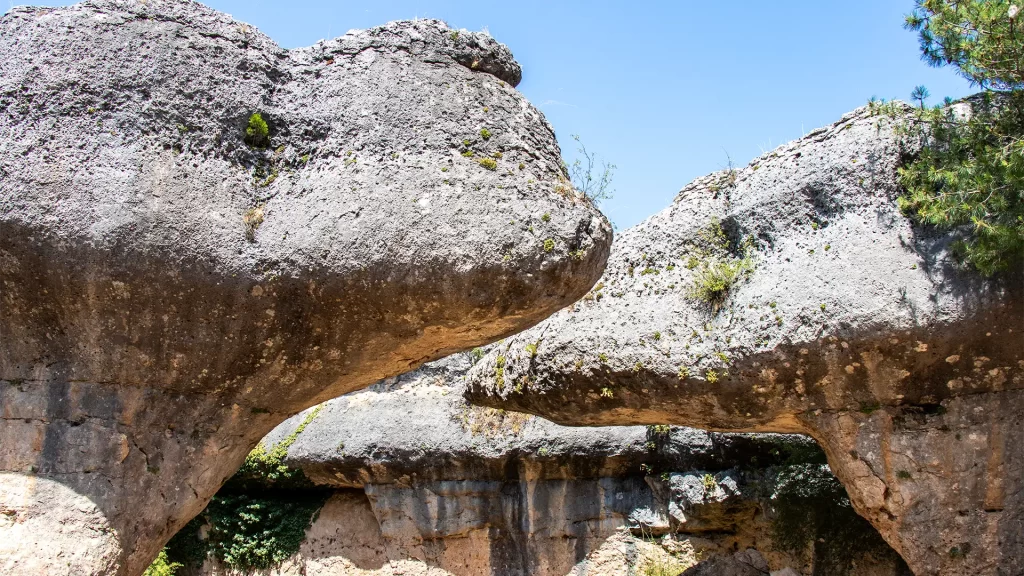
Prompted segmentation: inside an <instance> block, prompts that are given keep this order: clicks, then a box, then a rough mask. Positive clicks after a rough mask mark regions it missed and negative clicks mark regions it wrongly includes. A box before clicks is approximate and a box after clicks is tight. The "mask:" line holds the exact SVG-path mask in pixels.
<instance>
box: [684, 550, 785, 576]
mask: <svg viewBox="0 0 1024 576" xmlns="http://www.w3.org/2000/svg"><path fill="white" fill-rule="evenodd" d="M765 574H768V563H767V562H765V560H764V557H763V556H761V554H760V553H759V552H758V551H757V550H752V549H749V548H748V549H746V550H740V551H739V552H736V553H735V554H733V555H732V556H716V557H714V558H712V559H710V560H708V561H706V562H701V563H700V564H697V565H696V566H693V567H691V568H689V569H687V570H686V571H684V572H683V573H682V574H680V575H679V576H765Z"/></svg>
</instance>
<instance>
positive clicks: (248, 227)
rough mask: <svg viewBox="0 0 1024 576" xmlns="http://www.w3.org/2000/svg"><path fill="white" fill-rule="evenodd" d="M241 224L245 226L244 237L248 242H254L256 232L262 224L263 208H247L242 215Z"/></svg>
mask: <svg viewBox="0 0 1024 576" xmlns="http://www.w3.org/2000/svg"><path fill="white" fill-rule="evenodd" d="M242 223H243V224H244V225H245V237H246V239H248V240H249V242H255V241H256V230H257V229H258V228H259V227H260V225H261V224H263V206H256V207H255V208H249V209H248V210H246V211H245V214H243V215H242Z"/></svg>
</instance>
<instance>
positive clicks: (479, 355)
mask: <svg viewBox="0 0 1024 576" xmlns="http://www.w3.org/2000/svg"><path fill="white" fill-rule="evenodd" d="M469 356H470V358H472V359H473V364H476V363H477V362H479V361H481V360H483V358H484V349H483V348H473V350H472V351H470V353H469Z"/></svg>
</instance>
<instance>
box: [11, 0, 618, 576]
mask: <svg viewBox="0 0 1024 576" xmlns="http://www.w3.org/2000/svg"><path fill="white" fill-rule="evenodd" d="M0 61H2V62H3V67H2V73H0V286H2V297H0V338H2V340H3V344H2V345H0V380H2V382H0V407H2V418H3V419H2V420H0V471H2V472H0V512H2V514H0V573H5V574H15V573H16V574H43V573H45V574H53V575H56V574H75V575H81V574H137V573H140V572H141V571H142V570H143V569H144V568H145V567H146V566H147V565H148V563H149V562H150V560H151V559H152V558H153V556H154V555H155V554H156V553H157V551H158V550H159V548H160V546H161V545H162V544H163V543H164V542H165V541H166V540H167V538H169V537H170V536H171V535H172V534H173V533H174V532H175V531H176V530H177V529H178V528H179V527H180V526H181V525H182V524H184V523H185V522H186V521H187V520H188V519H189V518H191V517H192V516H194V515H195V514H196V513H198V512H199V511H200V510H202V508H203V506H204V505H205V503H206V502H207V500H208V499H209V498H210V496H211V495H212V494H213V493H214V492H215V491H216V490H217V488H218V487H219V486H220V485H221V483H222V482H223V481H224V479H225V478H227V477H229V476H230V475H231V474H232V472H233V471H234V470H235V469H236V468H237V467H238V465H239V464H240V463H241V462H242V460H243V459H244V457H245V455H246V453H247V452H248V451H249V450H250V448H252V446H253V445H254V444H255V443H256V442H257V441H258V440H259V439H260V438H261V437H262V436H263V435H265V434H266V433H267V432H269V431H270V430H271V429H272V428H273V427H274V426H275V425H276V424H277V423H279V422H281V421H282V420H284V419H285V418H286V417H288V416H290V415H292V414H294V413H296V412H298V411H300V410H302V409H303V408H305V407H307V406H310V405H312V404H315V403H317V402H320V401H323V400H325V399H327V398H332V397H335V396H338V395H340V394H343V393H345V392H348V391H351V390H353V389H357V388H360V387H362V386H366V385H368V384H371V383H372V382H375V381H377V380H379V379H380V378H383V377H387V376H390V375H394V374H398V373H402V372H405V371H407V370H409V369H411V368H413V367H415V366H417V365H419V364H420V363H423V362H426V361H429V360H431V359H435V358H438V357H441V356H444V355H446V354H448V353H451V352H453V351H457V350H460V349H464V348H467V347H470V346H473V345H477V344H480V343H484V342H488V341H492V340H494V339H497V338H499V337H501V336H504V335H508V334H510V333H514V332H516V331H519V330H521V329H522V328H525V327H527V326H530V325H532V324H534V323H536V322H538V321H540V320H541V319H543V318H544V317H546V316H547V315H549V314H551V313H552V312H553V311H555V310H557V309H559V308H561V307H563V306H565V305H566V304H568V303H570V302H572V301H574V300H575V299H577V298H579V297H580V296H582V295H583V294H585V293H586V291H587V290H588V289H589V288H590V287H591V286H592V284H593V282H594V281H595V279H596V278H597V277H598V276H599V274H600V271H601V270H602V268H603V266H604V263H605V260H606V258H607V254H608V247H609V244H610V241H611V232H610V227H609V226H608V224H607V222H606V220H605V219H604V218H603V217H602V216H601V215H600V214H599V213H598V212H597V211H596V210H595V209H594V208H593V207H592V206H591V205H590V204H589V203H588V202H587V201H585V200H584V199H582V198H579V197H578V196H577V195H576V192H575V191H574V190H573V189H572V187H571V186H570V185H567V184H566V182H565V179H564V177H563V175H562V174H561V168H560V162H561V159H560V154H559V150H558V148H557V145H556V142H555V139H554V135H553V133H552V130H551V127H550V126H549V125H548V124H547V122H546V121H545V120H544V118H543V117H542V116H541V114H540V113H539V112H538V111H537V110H536V109H535V108H533V107H532V106H531V105H530V104H529V103H528V102H527V101H526V100H525V99H524V98H523V97H522V96H521V95H520V94H519V93H518V92H516V91H515V89H514V85H515V84H516V83H517V82H518V80H519V78H520V75H521V72H520V69H519V66H518V64H516V63H515V61H514V60H513V59H512V56H511V54H510V52H509V51H508V49H507V48H506V47H504V46H503V45H501V44H498V43H497V42H495V41H494V40H493V39H491V38H490V37H488V36H486V35H484V34H478V33H470V32H465V31H455V30H450V29H448V28H447V26H446V25H445V24H443V23H441V22H438V21H430V20H428V21H416V22H397V23H392V24H389V25H386V26H382V27H379V28H374V29H372V30H366V31H353V32H350V33H349V34H347V35H345V36H343V37H341V38H338V39H336V40H331V41H327V42H321V43H320V44H317V45H316V46H313V47H310V48H304V49H298V50H290V51H287V50H283V49H281V48H279V47H277V46H276V45H275V44H274V43H273V42H272V41H271V40H270V39H268V38H267V37H265V36H264V35H262V34H261V33H259V32H258V31H256V30H255V29H253V28H252V27H250V26H248V25H246V24H242V23H239V22H236V21H233V20H232V19H231V18H230V17H228V16H226V15H224V14H220V13H217V12H215V11H212V10H209V9H207V8H205V7H203V6H201V5H199V4H196V3H194V2H191V1H178V0H174V1H172V0H148V1H145V2H136V1H127V0H123V1H122V0H95V1H89V2H84V3H82V4H77V5H75V6H71V7H68V8H59V9H50V8H16V9H12V10H11V11H10V12H9V13H8V14H6V15H5V16H4V17H3V18H2V19H0ZM255 112H259V113H261V114H262V115H263V117H264V118H265V119H266V121H267V122H268V124H269V143H268V145H267V143H263V142H259V140H260V138H259V134H258V133H257V134H254V137H250V138H249V139H248V140H249V143H250V144H262V145H265V147H264V148H254V147H252V146H249V145H247V144H246V142H245V141H244V140H245V139H246V126H247V123H248V121H249V118H250V115H251V114H253V113H255ZM471 152H472V155H470V153H471ZM485 158H486V159H488V160H487V161H484V162H482V160H484V159H485ZM544 214H548V215H549V217H548V218H543V219H542V218H541V216H542V215H544ZM548 239H550V240H552V241H553V244H554V246H553V249H550V250H546V249H545V240H548Z"/></svg>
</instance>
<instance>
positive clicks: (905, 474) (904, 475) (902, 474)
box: [896, 470, 913, 480]
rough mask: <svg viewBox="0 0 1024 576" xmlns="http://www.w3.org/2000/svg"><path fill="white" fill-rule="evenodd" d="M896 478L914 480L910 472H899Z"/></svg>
mask: <svg viewBox="0 0 1024 576" xmlns="http://www.w3.org/2000/svg"><path fill="white" fill-rule="evenodd" d="M896 477H897V478H899V479H900V480H910V479H911V478H913V476H911V475H910V472H907V471H906V470H900V471H899V472H897V473H896Z"/></svg>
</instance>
